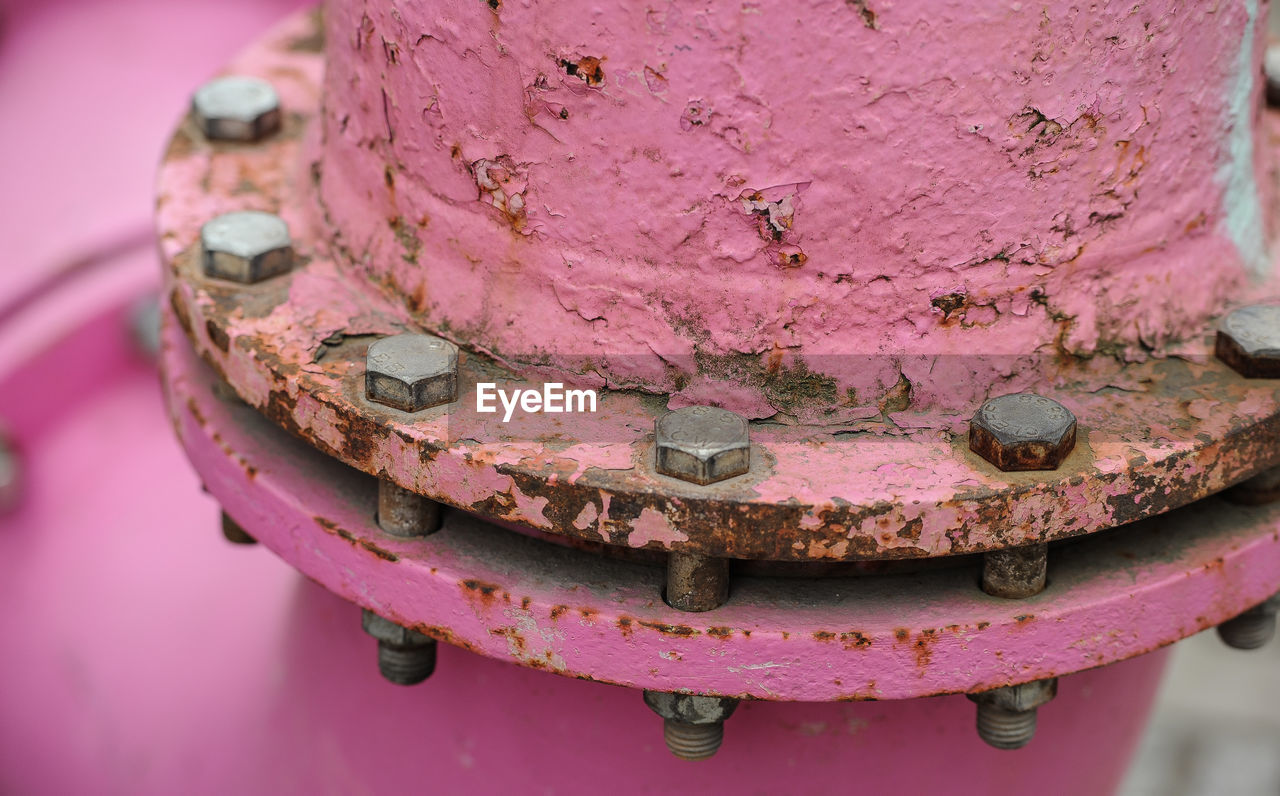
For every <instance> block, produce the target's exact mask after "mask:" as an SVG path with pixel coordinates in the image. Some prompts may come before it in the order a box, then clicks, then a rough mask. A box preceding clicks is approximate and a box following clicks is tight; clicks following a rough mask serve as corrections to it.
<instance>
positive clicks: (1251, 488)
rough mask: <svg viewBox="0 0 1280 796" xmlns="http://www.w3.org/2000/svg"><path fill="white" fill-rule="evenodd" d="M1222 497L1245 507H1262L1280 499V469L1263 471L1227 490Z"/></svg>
mask: <svg viewBox="0 0 1280 796" xmlns="http://www.w3.org/2000/svg"><path fill="white" fill-rule="evenodd" d="M1222 496H1223V497H1224V498H1226V499H1227V500H1229V501H1231V502H1232V503H1238V504H1240V505H1243V506H1262V505H1265V504H1267V503H1273V502H1275V501H1276V500H1277V499H1280V467H1272V468H1271V469H1269V470H1263V471H1262V472H1260V473H1258V474H1257V475H1255V476H1254V477H1252V478H1249V479H1246V480H1244V481H1241V482H1240V483H1238V484H1236V485H1235V486H1233V487H1231V488H1230V489H1227V490H1226V491H1224V492H1223V493H1222Z"/></svg>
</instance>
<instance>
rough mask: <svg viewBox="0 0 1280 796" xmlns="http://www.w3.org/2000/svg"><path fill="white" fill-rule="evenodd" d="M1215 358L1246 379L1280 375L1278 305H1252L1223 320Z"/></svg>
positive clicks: (1279, 307)
mask: <svg viewBox="0 0 1280 796" xmlns="http://www.w3.org/2000/svg"><path fill="white" fill-rule="evenodd" d="M1214 353H1215V354H1217V355H1218V359H1221V360H1222V361H1223V362H1225V363H1227V364H1228V365H1230V366H1231V367H1232V368H1234V369H1235V370H1236V371H1237V372H1239V373H1240V375H1241V376H1244V377H1245V378H1249V379H1278V378H1280V306H1277V305H1274V304H1253V305H1251V306H1248V307H1241V308H1240V309H1238V310H1236V311H1235V312H1232V313H1231V314H1230V315H1228V316H1227V317H1226V318H1224V319H1223V321H1222V325H1221V326H1220V327H1218V340H1217V343H1216V344H1215V345H1214Z"/></svg>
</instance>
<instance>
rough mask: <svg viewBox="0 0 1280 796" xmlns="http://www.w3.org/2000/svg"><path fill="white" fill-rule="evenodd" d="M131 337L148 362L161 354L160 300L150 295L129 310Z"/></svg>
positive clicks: (139, 300)
mask: <svg viewBox="0 0 1280 796" xmlns="http://www.w3.org/2000/svg"><path fill="white" fill-rule="evenodd" d="M129 336H130V337H131V338H132V339H133V343H134V345H135V346H136V347H137V349H138V351H139V352H141V353H142V354H143V355H144V356H145V357H146V358H147V359H148V360H155V358H156V357H157V356H159V354H160V299H159V298H157V297H156V296H155V295H152V294H148V295H146V296H143V297H142V298H140V299H138V300H137V301H135V302H134V304H133V307H132V308H131V309H130V310H129Z"/></svg>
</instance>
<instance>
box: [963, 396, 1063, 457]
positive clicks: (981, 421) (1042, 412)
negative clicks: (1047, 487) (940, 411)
mask: <svg viewBox="0 0 1280 796" xmlns="http://www.w3.org/2000/svg"><path fill="white" fill-rule="evenodd" d="M1075 444H1076V417H1075V415H1073V414H1071V412H1070V411H1069V410H1068V409H1067V408H1066V407H1065V406H1063V405H1062V404H1060V403H1058V402H1057V401H1053V400H1050V399H1048V398H1045V397H1043V396H1040V395H1034V394H1032V393H1025V392H1024V393H1015V394H1013V395H1002V396H1000V397H999V398H992V399H991V400H989V401H987V402H986V403H984V404H983V405H982V408H981V409H979V410H978V413H977V414H976V415H974V416H973V420H972V421H971V422H970V424H969V450H971V451H973V452H974V453H976V454H978V455H979V456H981V457H982V458H984V459H986V460H987V461H989V462H991V463H992V464H994V465H995V466H996V467H999V468H1000V469H1001V470H1004V471H1005V472H1009V471H1013V470H1056V469H1057V468H1058V465H1060V464H1062V460H1063V459H1065V458H1067V454H1068V453H1071V449H1072V448H1074V447H1075Z"/></svg>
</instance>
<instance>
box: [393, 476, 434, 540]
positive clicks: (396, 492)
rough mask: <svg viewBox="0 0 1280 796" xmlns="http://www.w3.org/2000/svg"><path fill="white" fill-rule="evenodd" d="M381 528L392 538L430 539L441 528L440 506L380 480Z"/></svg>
mask: <svg viewBox="0 0 1280 796" xmlns="http://www.w3.org/2000/svg"><path fill="white" fill-rule="evenodd" d="M378 527H380V528H382V530H384V531H386V532H387V533H389V534H391V535H392V536H406V537H408V536H428V535H430V534H433V533H435V532H436V531H438V530H439V529H440V504H439V503H437V502H435V501H434V500H430V499H428V498H425V497H423V496H422V495H419V494H418V493H417V492H410V491H409V490H408V489H405V488H404V487H402V486H400V485H399V484H396V483H395V482H393V481H388V480H387V479H385V478H382V479H379V480H378Z"/></svg>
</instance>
